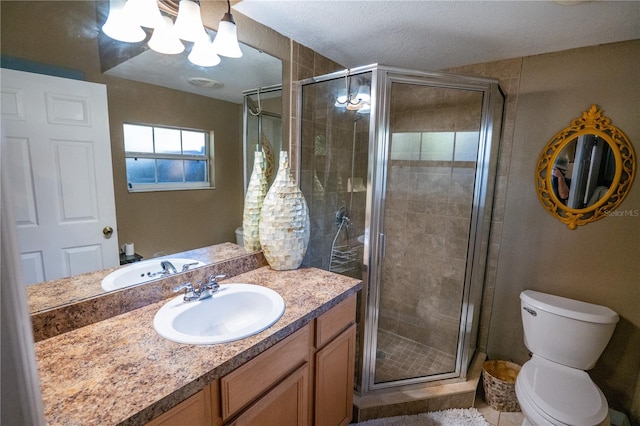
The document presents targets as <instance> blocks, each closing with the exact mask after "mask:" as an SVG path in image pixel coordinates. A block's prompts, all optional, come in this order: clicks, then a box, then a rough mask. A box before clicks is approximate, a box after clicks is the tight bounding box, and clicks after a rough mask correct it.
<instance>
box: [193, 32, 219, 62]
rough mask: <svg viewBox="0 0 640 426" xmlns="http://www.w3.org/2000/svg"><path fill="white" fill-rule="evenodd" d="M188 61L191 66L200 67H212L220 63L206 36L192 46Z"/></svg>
mask: <svg viewBox="0 0 640 426" xmlns="http://www.w3.org/2000/svg"><path fill="white" fill-rule="evenodd" d="M188 59H189V62H191V63H192V64H195V65H199V66H201V67H213V66H216V65H218V64H219V63H220V57H219V56H218V55H217V54H216V51H215V49H214V48H213V44H212V43H211V39H210V38H209V36H208V35H207V36H204V37H202V38H200V39H199V40H198V41H196V42H195V43H194V44H193V47H192V48H191V53H190V54H189V58H188Z"/></svg>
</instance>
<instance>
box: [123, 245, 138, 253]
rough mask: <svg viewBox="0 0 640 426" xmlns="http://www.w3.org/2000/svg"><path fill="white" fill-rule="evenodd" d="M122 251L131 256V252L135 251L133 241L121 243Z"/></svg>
mask: <svg viewBox="0 0 640 426" xmlns="http://www.w3.org/2000/svg"><path fill="white" fill-rule="evenodd" d="M122 252H123V253H124V255H125V256H133V254H134V253H135V252H136V250H135V248H134V247H133V243H124V244H123V245H122Z"/></svg>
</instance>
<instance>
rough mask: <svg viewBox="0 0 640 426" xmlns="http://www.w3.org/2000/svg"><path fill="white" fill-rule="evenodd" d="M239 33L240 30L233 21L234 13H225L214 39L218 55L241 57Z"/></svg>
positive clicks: (214, 46)
mask: <svg viewBox="0 0 640 426" xmlns="http://www.w3.org/2000/svg"><path fill="white" fill-rule="evenodd" d="M237 33H238V30H237V28H236V23H235V22H234V21H233V15H231V14H230V13H225V14H224V16H223V17H222V20H221V21H220V23H219V24H218V34H216V38H215V39H214V40H213V48H214V49H215V50H216V52H218V55H221V56H226V57H228V58H240V57H241V56H242V50H240V45H239V44H238V34H237Z"/></svg>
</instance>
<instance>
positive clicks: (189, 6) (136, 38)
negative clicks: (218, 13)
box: [102, 0, 242, 67]
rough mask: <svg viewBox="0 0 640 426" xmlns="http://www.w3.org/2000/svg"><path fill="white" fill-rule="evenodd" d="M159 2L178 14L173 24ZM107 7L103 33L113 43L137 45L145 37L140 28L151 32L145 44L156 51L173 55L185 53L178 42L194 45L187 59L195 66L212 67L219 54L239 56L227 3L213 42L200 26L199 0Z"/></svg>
mask: <svg viewBox="0 0 640 426" xmlns="http://www.w3.org/2000/svg"><path fill="white" fill-rule="evenodd" d="M159 2H160V3H162V6H163V7H162V9H163V10H164V11H165V12H168V13H169V14H175V13H176V11H177V18H176V21H175V23H173V21H172V20H171V18H170V17H168V16H163V15H162V14H161V12H160V9H161V8H160V7H159V6H158V3H159ZM176 3H177V7H176V6H175V4H176ZM109 7H110V9H109V16H108V18H107V21H106V22H105V24H104V25H103V26H102V31H103V32H104V33H105V34H106V35H108V36H109V37H111V38H113V39H115V40H118V41H122V42H127V43H137V42H140V41H142V40H144V39H145V37H146V33H145V31H144V30H143V29H142V28H141V27H146V28H151V29H153V34H152V36H151V39H150V40H149V43H148V45H149V47H150V48H151V49H152V50H154V51H156V52H159V53H164V54H169V55H174V54H178V53H181V52H183V51H184V50H185V46H184V44H183V43H182V41H181V40H184V41H187V42H191V43H193V46H192V48H191V53H190V54H189V56H188V59H189V61H190V62H192V63H193V64H195V65H199V66H202V67H212V66H215V65H217V64H219V63H220V57H219V56H218V55H221V56H227V57H230V58H239V57H241V56H242V51H241V50H240V45H239V43H238V37H237V28H236V24H235V22H234V20H233V15H231V2H230V1H229V0H227V12H226V13H225V14H224V16H223V17H222V20H221V21H220V24H219V28H218V33H217V35H216V37H215V39H214V41H213V42H212V41H211V38H210V37H209V34H208V32H207V30H206V29H205V27H204V25H203V24H202V16H201V13H200V2H199V1H198V0H179V1H178V2H176V1H175V0H109Z"/></svg>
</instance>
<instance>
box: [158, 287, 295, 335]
mask: <svg viewBox="0 0 640 426" xmlns="http://www.w3.org/2000/svg"><path fill="white" fill-rule="evenodd" d="M283 313H284V300H283V299H282V297H281V296H280V295H279V294H278V293H276V292H275V291H273V290H271V289H270V288H267V287H262V286H259V285H254V284H222V285H220V289H219V290H218V292H217V293H215V294H214V295H213V296H212V297H210V298H208V299H204V300H200V301H195V302H185V301H184V300H183V295H180V296H178V297H176V298H173V299H171V300H170V301H169V302H167V303H166V304H165V305H164V306H163V307H162V308H160V310H159V311H158V312H157V313H156V316H155V318H154V319H153V327H154V328H155V329H156V331H157V332H158V334H159V335H161V336H162V337H164V338H166V339H169V340H173V341H174V342H178V343H188V344H194V345H211V344H215V343H225V342H232V341H234V340H240V339H244V338H245V337H249V336H253V335H254V334H257V333H259V332H261V331H262V330H265V329H267V328H269V327H270V326H271V325H273V324H274V323H275V322H276V321H278V319H280V317H281V316H282V314H283Z"/></svg>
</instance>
